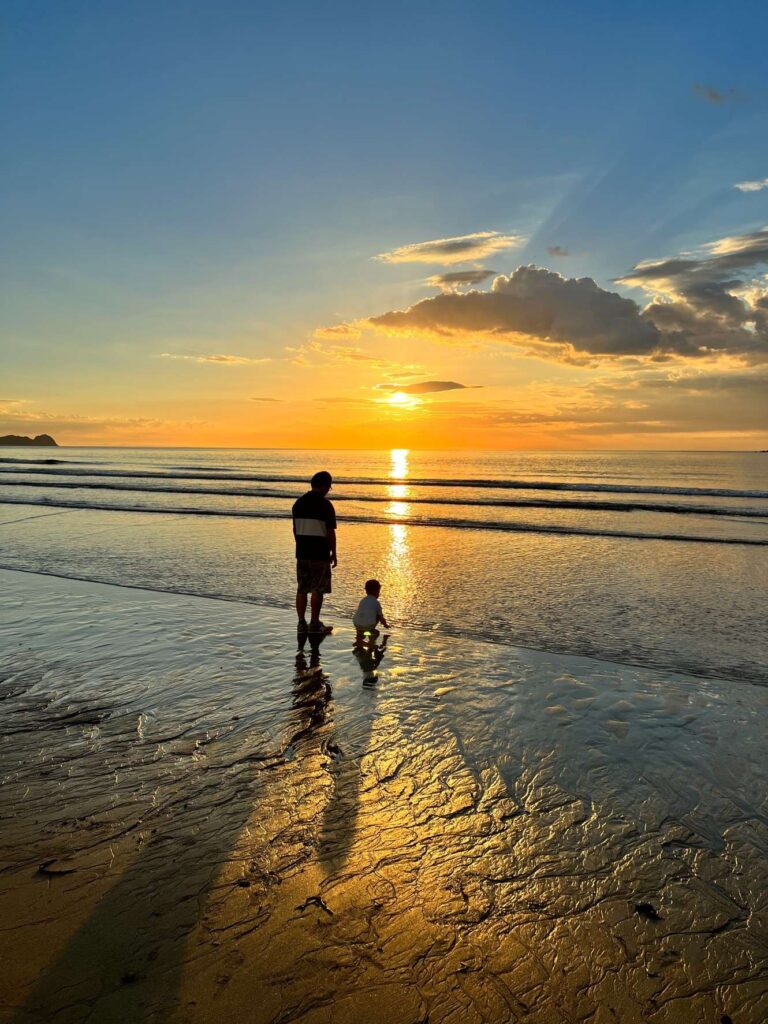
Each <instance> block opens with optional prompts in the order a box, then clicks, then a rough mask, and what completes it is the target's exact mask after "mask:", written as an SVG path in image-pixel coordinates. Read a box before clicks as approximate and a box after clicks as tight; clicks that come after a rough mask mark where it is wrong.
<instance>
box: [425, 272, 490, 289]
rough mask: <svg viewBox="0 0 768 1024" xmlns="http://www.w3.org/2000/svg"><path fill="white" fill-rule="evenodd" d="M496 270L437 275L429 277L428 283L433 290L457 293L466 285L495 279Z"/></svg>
mask: <svg viewBox="0 0 768 1024" xmlns="http://www.w3.org/2000/svg"><path fill="white" fill-rule="evenodd" d="M495 273H496V271H495V270H483V269H482V268H481V267H479V268H478V269H477V270H453V271H450V272H449V273H447V274H435V275H434V276H433V277H428V278H427V280H426V283H427V284H428V285H430V286H431V287H432V288H440V289H441V290H442V291H444V292H455V291H457V290H458V289H459V288H461V287H463V286H465V285H472V284H482V283H483V281H487V280H488V278H489V277H493V275H494V274H495Z"/></svg>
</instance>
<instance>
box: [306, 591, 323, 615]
mask: <svg viewBox="0 0 768 1024" xmlns="http://www.w3.org/2000/svg"><path fill="white" fill-rule="evenodd" d="M305 605H306V598H305ZM310 607H311V609H312V622H319V621H320V610H321V608H322V607H323V594H319V593H318V592H317V591H316V590H313V591H312V598H311V602H310Z"/></svg>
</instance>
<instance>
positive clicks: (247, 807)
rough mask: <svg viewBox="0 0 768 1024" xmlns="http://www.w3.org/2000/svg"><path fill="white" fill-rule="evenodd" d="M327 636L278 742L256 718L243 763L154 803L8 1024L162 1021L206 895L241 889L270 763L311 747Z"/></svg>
mask: <svg viewBox="0 0 768 1024" xmlns="http://www.w3.org/2000/svg"><path fill="white" fill-rule="evenodd" d="M323 639H324V637H323V636H318V637H312V638H308V642H309V652H308V654H307V652H306V651H305V650H304V648H305V646H306V643H301V641H300V643H299V650H298V652H297V654H296V660H295V672H294V674H293V680H292V706H291V710H290V711H289V715H288V720H287V721H286V723H285V727H284V728H283V729H282V730H281V732H282V735H281V738H280V740H279V742H278V743H277V744H276V745H274V746H272V747H271V749H270V750H269V751H264V748H263V745H262V743H260V741H259V740H260V734H259V729H258V723H256V722H255V723H254V732H255V739H254V738H253V737H251V736H249V735H248V734H247V733H246V734H245V735H243V736H242V738H241V739H240V741H239V744H238V749H239V752H240V754H241V756H240V757H239V758H238V757H237V756H236V755H237V751H233V754H235V757H234V760H233V761H232V762H229V763H227V764H226V765H223V766H219V767H218V768H216V767H213V768H209V769H207V770H206V769H203V770H201V771H200V772H198V773H196V774H195V777H194V779H193V780H192V785H188V786H187V787H185V788H184V789H183V790H180V791H178V792H176V793H174V794H172V795H171V796H170V798H169V799H168V800H167V801H166V803H165V805H164V807H163V810H162V811H161V812H155V811H152V810H148V812H147V813H146V815H145V817H144V819H143V821H142V824H141V834H142V837H143V838H142V840H140V842H139V845H138V849H137V851H136V853H135V855H134V857H133V859H132V860H130V859H129V858H130V854H126V859H127V860H128V864H127V866H126V868H125V871H124V873H123V874H122V875H121V876H120V877H119V878H118V879H117V880H116V881H115V882H114V884H113V885H112V888H111V889H109V890H108V891H107V892H106V893H105V894H104V895H103V896H102V897H101V898H100V899H99V900H98V902H97V903H96V905H95V907H94V909H93V911H92V913H91V914H90V916H89V917H88V918H87V920H86V921H85V922H84V923H83V924H82V925H81V927H80V928H79V929H78V930H77V931H76V932H75V934H74V935H72V937H71V938H70V939H69V941H68V943H67V945H66V947H65V948H64V950H63V952H62V953H61V954H60V955H59V956H58V958H57V959H55V960H54V961H53V962H52V963H51V964H50V965H49V966H48V967H47V968H46V969H45V970H44V971H43V973H42V974H41V976H40V978H39V979H38V981H37V984H36V985H35V986H34V988H33V989H32V991H31V992H30V993H29V995H28V996H27V998H26V999H25V1001H24V1003H23V1005H22V1006H21V1007H20V1008H19V1009H18V1010H17V1011H16V1013H15V1015H14V1016H13V1017H12V1018H11V1019H12V1021H13V1024H49V1022H50V1021H52V1020H57V1021H59V1020H60V1021H62V1024H65V1022H66V1024H74V1022H77V1021H80V1020H85V1019H87V1020H90V1021H93V1022H94V1024H96V1022H98V1024H126V1022H128V1021H142V1022H146V1024H150V1022H152V1024H160V1022H162V1021H164V1020H166V1019H167V1017H168V1016H169V1014H170V1013H171V1012H172V1011H173V1010H174V1008H175V1007H176V1005H177V1002H178V999H179V992H180V989H181V984H182V976H183V968H184V963H185V960H186V958H187V955H188V949H187V943H188V940H189V939H190V937H191V936H192V935H193V934H194V932H195V929H196V928H197V927H198V925H199V924H200V921H201V916H202V913H203V910H202V909H201V908H204V907H205V905H206V900H207V897H208V895H209V894H210V893H211V892H212V889H213V887H214V885H215V886H216V890H217V894H219V890H220V889H221V887H222V885H224V886H227V885H228V886H230V887H231V888H232V891H233V893H235V892H236V891H237V885H238V881H243V879H240V880H234V881H233V880H231V879H230V880H229V881H224V882H223V883H222V881H221V871H222V867H223V865H224V864H225V863H226V862H227V860H228V858H229V856H230V854H231V852H232V851H233V850H234V849H235V848H236V847H237V845H238V841H239V839H240V837H241V835H242V833H243V829H244V827H245V826H246V824H247V823H248V821H249V819H250V818H251V816H252V815H253V812H254V809H255V808H256V807H257V806H258V804H259V802H260V799H261V798H262V797H266V794H267V793H268V792H269V790H270V787H271V786H273V785H275V784H276V783H277V779H275V774H274V773H275V770H276V769H277V770H278V771H281V770H283V766H284V765H285V764H286V762H287V761H288V760H290V758H291V756H292V752H293V751H294V750H295V751H296V753H299V752H300V750H301V748H302V746H305V745H306V744H307V743H309V744H310V745H311V744H312V743H313V742H315V738H314V737H313V733H315V731H316V730H317V729H318V728H319V727H321V726H323V725H324V723H325V722H326V720H327V717H328V709H329V706H330V701H331V687H330V683H329V680H328V677H327V675H326V674H325V673H324V672H323V671H322V670H321V668H320V645H321V644H322V642H323ZM262 751H263V755H262ZM273 780H274V781H273ZM71 877H72V878H74V876H71ZM276 881H277V880H276V879H275V878H274V876H272V875H271V874H270V873H269V872H266V871H265V872H264V874H263V876H261V875H258V873H257V876H256V877H254V879H253V880H252V881H250V880H249V885H253V888H251V889H249V892H254V891H256V890H258V888H259V887H260V888H261V889H263V890H264V892H265V893H266V892H267V891H268V889H269V888H270V887H271V886H273V885H274V884H275V882H276ZM41 884H44V883H42V882H41ZM240 891H242V890H240ZM203 941H205V940H203Z"/></svg>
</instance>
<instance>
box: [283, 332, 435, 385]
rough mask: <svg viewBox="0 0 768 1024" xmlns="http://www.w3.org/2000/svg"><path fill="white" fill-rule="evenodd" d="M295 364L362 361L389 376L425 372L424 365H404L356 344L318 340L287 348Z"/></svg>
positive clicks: (312, 364) (314, 364)
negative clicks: (373, 353) (337, 343)
mask: <svg viewBox="0 0 768 1024" xmlns="http://www.w3.org/2000/svg"><path fill="white" fill-rule="evenodd" d="M285 351H286V352H287V353H288V358H289V359H290V361H291V362H292V363H293V364H294V366H303V367H306V368H312V367H318V366H323V365H327V364H331V365H335V364H340V363H341V364H343V363H352V364H354V363H360V364H363V366H366V367H368V368H370V369H373V370H376V371H378V372H379V373H383V374H386V376H388V377H392V376H397V377H404V376H408V377H410V376H413V375H414V374H421V373H424V369H423V367H421V366H419V365H418V364H416V363H409V364H407V365H404V364H402V363H398V362H395V361H394V360H391V359H382V358H381V357H380V356H377V355H372V354H371V353H370V352H365V351H363V349H361V348H358V347H357V346H354V345H329V344H323V343H322V342H320V341H318V340H314V341H308V342H307V343H306V344H305V345H301V346H294V347H291V346H288V347H286V350H285Z"/></svg>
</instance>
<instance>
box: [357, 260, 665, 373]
mask: <svg viewBox="0 0 768 1024" xmlns="http://www.w3.org/2000/svg"><path fill="white" fill-rule="evenodd" d="M369 323H370V324H371V326H373V327H376V328H379V329H382V330H384V331H387V332H391V333H393V334H401V335H406V336H408V335H413V334H418V333H427V334H430V335H432V336H437V337H438V338H441V337H442V338H448V339H450V338H451V337H457V336H462V335H464V336H466V335H474V336H484V337H485V338H486V339H488V340H491V339H496V340H500V339H503V340H511V341H516V342H517V343H519V344H520V345H523V346H524V347H528V348H529V349H531V348H533V349H535V350H536V352H537V353H538V354H548V355H549V357H551V358H560V359H564V360H566V361H578V360H577V357H578V354H579V353H584V354H591V355H601V356H620V355H647V354H649V353H652V352H655V351H656V350H657V349H658V347H659V345H660V343H661V338H660V335H659V331H658V330H657V329H656V327H655V326H654V325H653V324H652V323H651V322H649V321H648V320H646V319H644V318H643V317H642V315H641V311H640V308H639V306H638V305H637V303H636V302H634V301H633V300H632V299H626V298H623V297H622V296H621V295H618V294H617V293H616V292H608V291H606V290H605V289H603V288H600V287H599V285H597V284H595V282H594V281H593V280H592V279H591V278H588V277H586V278H580V279H575V278H564V277H561V276H560V274H556V273H554V271H551V270H545V269H543V268H541V267H536V266H524V267H518V268H517V270H515V271H514V273H512V274H510V275H509V276H507V277H505V276H503V275H502V276H499V277H497V278H496V279H495V281H494V282H493V285H492V287H491V289H490V291H486V292H480V291H470V292H467V293H462V294H457V293H452V294H442V295H436V296H434V297H433V298H429V299H423V300H422V301H421V302H418V303H416V305H414V306H411V307H410V308H409V309H407V310H402V311H400V310H396V311H392V312H389V313H384V314H382V315H381V316H374V317H371V318H370V320H369Z"/></svg>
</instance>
